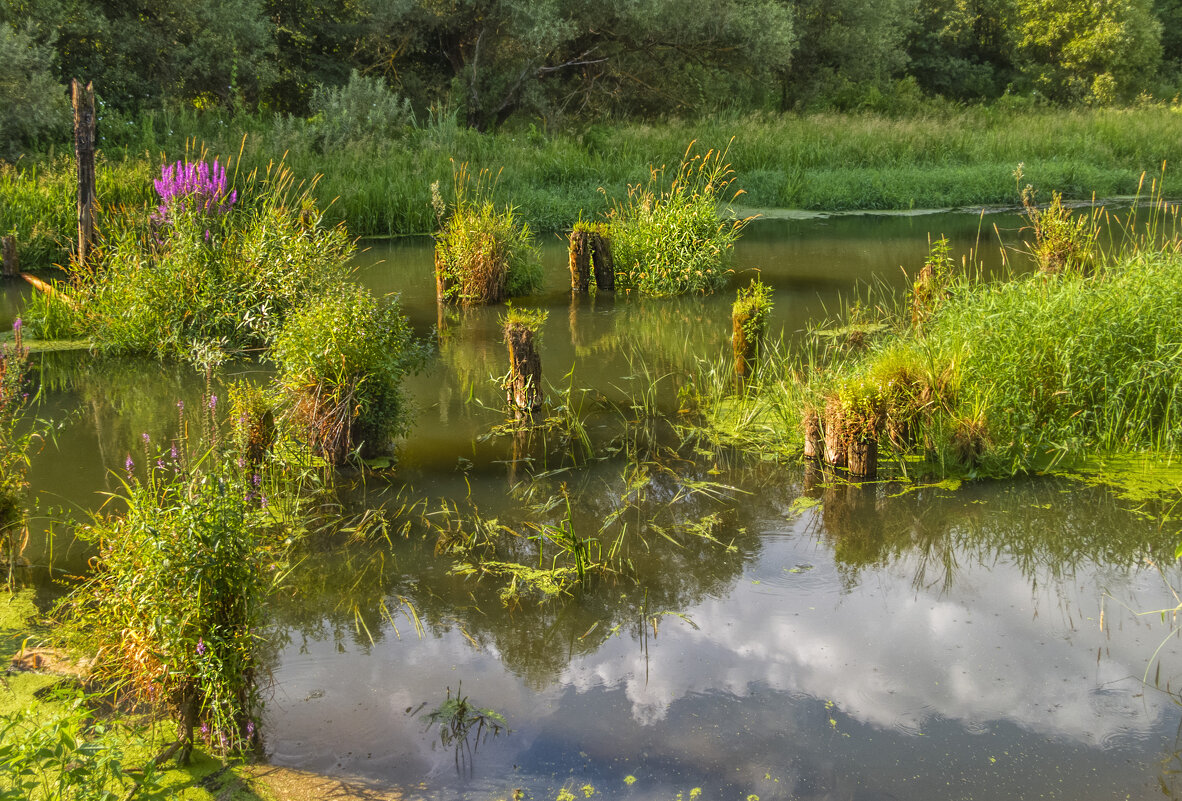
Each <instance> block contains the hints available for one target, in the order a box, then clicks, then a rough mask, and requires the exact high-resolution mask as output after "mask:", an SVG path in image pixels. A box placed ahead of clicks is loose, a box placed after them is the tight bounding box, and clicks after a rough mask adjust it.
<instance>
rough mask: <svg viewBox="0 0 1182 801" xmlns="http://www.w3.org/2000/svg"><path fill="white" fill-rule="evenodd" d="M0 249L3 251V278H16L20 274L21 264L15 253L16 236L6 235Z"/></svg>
mask: <svg viewBox="0 0 1182 801" xmlns="http://www.w3.org/2000/svg"><path fill="white" fill-rule="evenodd" d="M0 251H2V252H3V259H4V261H3V264H4V271H3V273H2V275H3V277H4V278H16V277H17V276H18V275H20V272H21V265H20V261H19V260H18V259H17V255H16V237H15V236H6V237H4V239H3V240H2V245H0Z"/></svg>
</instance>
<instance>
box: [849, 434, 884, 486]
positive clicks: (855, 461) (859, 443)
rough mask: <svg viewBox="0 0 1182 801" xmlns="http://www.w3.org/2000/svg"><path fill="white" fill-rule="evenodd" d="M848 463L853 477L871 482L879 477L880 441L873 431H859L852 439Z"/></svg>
mask: <svg viewBox="0 0 1182 801" xmlns="http://www.w3.org/2000/svg"><path fill="white" fill-rule="evenodd" d="M846 461H847V463H848V465H849V471H850V476H851V477H853V478H861V479H869V480H871V481H873V480H874V479H875V478H877V477H878V439H877V438H876V437H875V436H874V432H873V431H858V432H857V433H855V434H854V435H853V436H852V437H850V442H849V449H848V450H847V452H846Z"/></svg>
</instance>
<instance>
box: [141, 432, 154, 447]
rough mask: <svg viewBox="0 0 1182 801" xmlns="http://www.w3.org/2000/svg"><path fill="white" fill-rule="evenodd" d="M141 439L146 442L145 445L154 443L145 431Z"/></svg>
mask: <svg viewBox="0 0 1182 801" xmlns="http://www.w3.org/2000/svg"><path fill="white" fill-rule="evenodd" d="M140 437H141V438H142V439H143V440H144V445H147V444H148V443H149V442H151V441H152V438H151V437H149V436H148V432H147V431H145V432H144V433H143V434H140Z"/></svg>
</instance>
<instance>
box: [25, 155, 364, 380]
mask: <svg viewBox="0 0 1182 801" xmlns="http://www.w3.org/2000/svg"><path fill="white" fill-rule="evenodd" d="M292 184H293V178H292V176H291V174H290V173H289V172H288V171H287V170H286V169H285V168H283V167H282V166H280V167H278V168H275V169H273V170H272V171H270V172H268V173H266V174H263V175H259V174H255V173H252V174H251V175H249V176H247V177H246V178H245V179H244V187H243V190H242V191H241V193H240V197H239V200H238V202H237V204H236V205H234V207H233V208H232V209H229V210H228V211H224V212H221V211H218V210H217V209H216V208H215V209H210V210H208V211H207V210H205V209H203V208H202V207H201V204H196V203H194V204H183V205H178V206H175V207H173V208H171V209H170V210H169V211H168V213H167V214H164V213H163V212H158V213H157V214H156V215H154V216H155V219H150V218H149V216H148V214H147V210H146V209H141V210H140V212H139V213H138V214H131V215H128V216H127V217H126V218H124V219H122V220H120V221H117V222H116V221H112V222H111V224H110V225H109V226H108V228H107V230H105V231H103V232H102V239H101V241H100V243H99V244H98V247H96V248H95V258H94V259H93V264H94V266H93V267H91V268H88V269H86V270H80V271H76V272H75V273H74V274H73V275H72V277H71V279H70V282H69V284H68V285H59V288H60V289H61V290H62V291H63V292H64V293H65V294H66V295H67V296H68V298H69V300H68V301H66V300H54V299H50V300H48V301H46V300H44V299H43V305H38V306H33V307H31V308H30V310H29V312H30V314H29V322H30V324H31V325H32V326H34V328H35V329H37V330H38V331H39V332H41V333H43V334H49V333H53V334H55V335H58V336H61V335H63V334H66V333H68V334H70V335H72V336H81V337H89V338H90V339H91V341H92V343H93V345H94V347H96V348H98V349H100V350H104V351H109V352H117V353H143V354H147V355H152V356H156V357H158V358H179V359H185V358H191V357H192V354H193V352H194V349H195V348H197V347H199V346H203V347H206V348H208V347H211V346H213V347H217V348H219V349H222V350H224V351H229V352H239V351H243V350H246V349H248V348H257V347H261V346H264V345H265V344H266V343H267V342H268V341H269V340H270V338H271V337H272V336H274V334H275V332H276V331H277V330H278V328H279V327H280V326H281V325H282V323H283V320H284V318H285V317H286V316H287V315H288V314H289V313H290V311H291V310H292V309H293V308H295V307H297V306H299V305H301V304H303V303H305V302H307V300H308V299H309V298H311V297H313V296H315V295H317V294H319V293H321V292H323V291H325V290H326V289H327V288H328V287H330V286H333V285H335V284H337V283H339V282H340V281H342V280H343V279H344V278H345V276H346V275H347V273H348V267H347V266H346V265H347V262H348V260H349V258H350V257H351V255H352V252H353V245H352V243H351V241H350V240H349V237H348V234H347V233H346V231H345V230H344V228H343V227H341V226H337V227H333V228H326V227H324V226H323V225H322V224H321V219H322V218H321V214H320V212H319V211H318V210H317V208H316V206H315V205H314V203H313V201H312V198H311V195H310V189H311V188H310V187H293V185H292ZM62 303H65V304H66V305H71V306H72V307H73V308H72V309H70V310H69V311H68V313H67V311H66V310H60V309H55V308H54V305H55V304H62ZM63 321H72V322H73V330H71V331H62V330H61V329H62V328H63V327H64V325H63Z"/></svg>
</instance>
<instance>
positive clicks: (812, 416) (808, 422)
mask: <svg viewBox="0 0 1182 801" xmlns="http://www.w3.org/2000/svg"><path fill="white" fill-rule="evenodd" d="M824 449H825V438H824V437H823V436H822V435H821V418H820V416H819V415H818V414H817V410H816V409H813V408H812V407H810V408H808V409H807V410H805V413H804V456H805V458H806V459H820V458H821V454H822V453H824Z"/></svg>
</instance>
